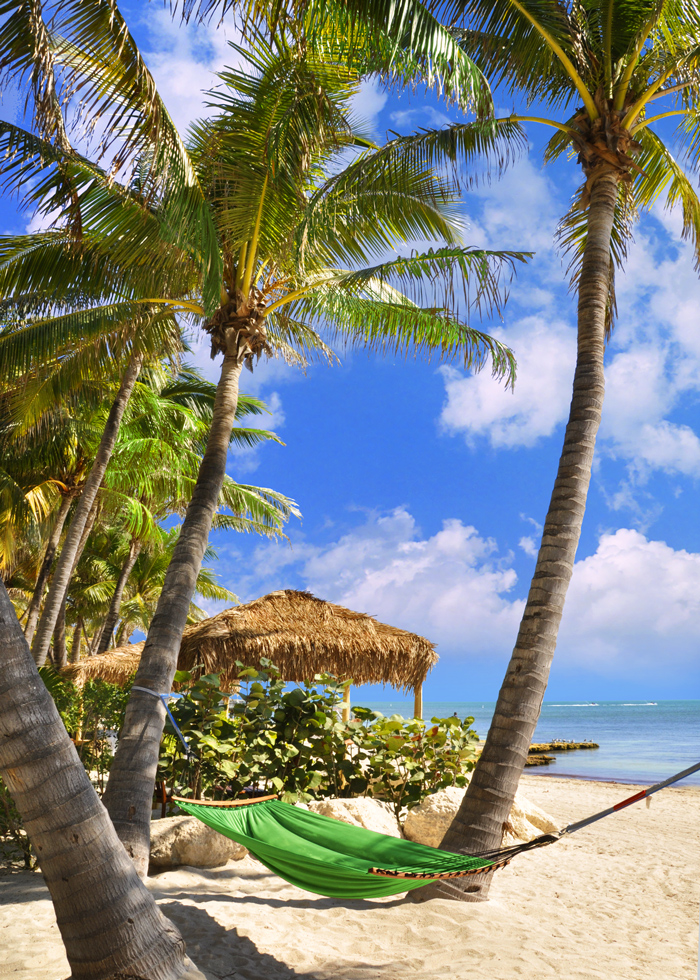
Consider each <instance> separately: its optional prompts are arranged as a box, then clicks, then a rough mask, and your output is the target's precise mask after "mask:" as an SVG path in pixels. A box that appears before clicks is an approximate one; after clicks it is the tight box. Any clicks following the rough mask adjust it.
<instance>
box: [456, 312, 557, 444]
mask: <svg viewBox="0 0 700 980" xmlns="http://www.w3.org/2000/svg"><path fill="white" fill-rule="evenodd" d="M493 332H494V334H495V335H496V336H497V337H498V339H499V340H503V341H505V342H506V343H508V344H509V345H510V346H511V347H512V348H513V350H514V351H515V355H516V358H517V362H518V377H517V380H516V383H515V389H514V390H512V391H511V390H510V389H506V388H505V386H504V385H503V384H498V383H496V382H494V380H493V378H491V377H490V375H489V374H488V372H482V373H481V374H477V375H464V374H462V373H461V372H460V371H458V370H456V369H455V368H452V367H443V368H441V369H440V371H441V373H442V376H443V379H444V382H445V393H446V395H447V399H446V401H445V404H444V406H443V409H442V413H441V415H440V424H441V426H442V427H443V429H444V430H445V431H446V432H449V433H451V434H462V435H464V437H465V439H466V440H467V442H468V443H470V444H471V445H473V444H474V442H475V440H476V437H483V438H486V439H488V441H489V442H490V443H491V445H492V446H494V447H498V448H508V449H512V448H514V447H516V446H534V445H535V443H537V442H538V440H540V439H541V438H543V437H544V436H550V435H552V433H553V432H554V429H555V428H556V426H557V425H559V424H560V423H562V422H564V421H565V420H566V417H567V413H568V407H569V401H570V398H571V383H572V377H573V364H574V358H575V356H576V338H575V333H574V330H573V328H572V327H571V326H570V325H568V324H567V323H565V322H563V321H561V320H546V319H544V318H543V317H538V316H532V317H526V318H525V319H522V320H519V321H518V322H517V323H514V324H511V325H510V326H509V328H508V330H507V331H505V330H495V331H493Z"/></svg>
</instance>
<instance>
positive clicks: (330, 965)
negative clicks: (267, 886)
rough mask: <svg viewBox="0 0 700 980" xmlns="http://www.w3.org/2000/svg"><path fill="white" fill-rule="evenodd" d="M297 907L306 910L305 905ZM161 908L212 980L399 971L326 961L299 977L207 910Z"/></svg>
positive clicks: (349, 978) (369, 977) (293, 979)
mask: <svg viewBox="0 0 700 980" xmlns="http://www.w3.org/2000/svg"><path fill="white" fill-rule="evenodd" d="M188 897H189V898H190V899H191V900H194V901H201V900H206V899H207V898H208V899H212V896H211V895H206V896H194V895H190V896H188ZM221 897H222V896H220V895H217V896H216V900H217V901H220V900H221ZM245 900H246V901H249V900H250V899H249V898H246V899H245ZM259 901H260V904H270V905H271V904H278V905H289V904H292V903H288V902H275V903H272V902H269V901H263V900H259ZM295 904H297V905H298V906H299V907H304V905H303V903H295ZM312 904H313V903H312ZM362 904H367V903H362ZM158 906H159V908H160V909H161V911H162V912H163V913H164V914H165V915H166V916H167V917H168V918H169V919H170V920H171V921H172V922H173V923H174V924H175V925H176V926H177V928H178V929H179V930H180V932H181V934H182V937H183V939H184V940H185V942H186V943H187V952H188V954H189V956H190V957H191V958H192V959H193V960H194V962H195V963H196V964H197V966H198V967H199V968H200V969H201V970H204V971H206V972H207V973H208V974H209V975H210V976H211V977H212V980H214V978H216V980H261V978H262V977H264V978H265V980H320V978H321V977H326V976H328V977H340V976H342V977H343V978H344V980H377V978H378V977H381V975H382V973H383V971H384V970H385V969H386V970H390V971H392V972H390V975H391V976H394V975H395V972H394V971H395V970H396V969H397V967H399V964H397V963H385V964H378V963H372V964H370V963H362V962H353V963H348V962H347V961H343V962H342V963H338V962H333V961H331V960H326V961H325V962H319V963H318V965H317V966H315V967H314V970H313V972H307V971H304V972H303V973H299V972H297V971H296V970H294V969H293V968H292V967H290V966H288V965H287V964H286V963H283V962H282V961H281V960H278V959H277V958H276V957H274V956H272V955H271V954H270V953H263V952H261V951H260V950H259V949H258V948H257V946H256V945H255V943H254V942H253V941H252V940H251V939H249V938H248V937H247V936H242V935H241V934H240V933H239V932H238V930H237V929H236V928H235V927H232V928H228V929H227V928H226V927H225V926H222V925H221V924H220V923H219V922H217V920H216V919H215V918H214V917H213V916H212V915H210V914H209V912H207V911H206V909H202V908H199V907H198V906H196V905H185V904H183V903H181V902H178V901H169V902H159V903H158Z"/></svg>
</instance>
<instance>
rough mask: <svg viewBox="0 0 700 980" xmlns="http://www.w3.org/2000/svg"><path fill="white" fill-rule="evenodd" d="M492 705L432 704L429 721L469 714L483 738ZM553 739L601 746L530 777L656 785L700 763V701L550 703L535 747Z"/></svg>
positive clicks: (409, 707)
mask: <svg viewBox="0 0 700 980" xmlns="http://www.w3.org/2000/svg"><path fill="white" fill-rule="evenodd" d="M356 703H358V704H360V703H361V704H362V705H363V706H365V707H368V708H372V709H374V710H375V711H381V712H382V714H385V715H392V714H401V715H404V717H407V716H411V715H412V713H413V701H412V700H410V701H409V700H407V699H406V700H404V699H399V698H397V699H396V700H392V701H360V700H359V699H358V701H357V702H356ZM494 707H495V703H493V702H491V703H490V702H488V701H474V702H471V701H426V702H425V703H424V705H423V717H424V718H425V719H430V718H432V717H439V718H446V717H448V716H449V715H452V714H454V713H455V712H457V714H458V716H459V717H460V718H465V717H469V716H471V717H473V718H474V725H473V727H474V728H475V729H476V731H477V733H478V734H479V737H480V738H485V737H486V733H487V732H488V728H489V725H490V723H491V718H492V716H493V709H494ZM554 739H566V740H573V741H575V742H583V741H586V740H588V741H591V742H597V743H598V744H599V745H600V748H599V749H585V750H581V751H575V752H566V753H557V754H556V760H557V761H556V762H553V763H552V764H551V765H549V766H532V767H529V768H528V769H527V770H526V772H527V773H528V775H530V774H532V775H537V776H578V777H581V778H585V779H603V780H614V781H616V782H628V783H641V784H642V785H647V784H651V783H657V782H660V781H661V780H663V779H666V778H667V777H668V776H671V775H673V774H674V773H675V772H679V771H680V770H681V769H686V768H687V767H688V766H691V765H693V764H694V763H696V762H700V701H658V702H645V701H633V700H630V701H600V702H598V703H581V702H579V703H575V702H567V701H545V702H544V705H543V706H542V714H541V715H540V720H539V722H538V725H537V728H536V730H535V737H534V739H533V741H535V742H551V741H553V740H554ZM684 784H688V785H690V784H693V785H696V786H698V785H700V773H694V774H693V775H692V776H689V777H688V778H687V779H685V780H684V781H683V783H679V785H684Z"/></svg>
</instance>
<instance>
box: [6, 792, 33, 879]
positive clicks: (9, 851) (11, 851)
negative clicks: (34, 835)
mask: <svg viewBox="0 0 700 980" xmlns="http://www.w3.org/2000/svg"><path fill="white" fill-rule="evenodd" d="M32 861H33V855H32V846H31V844H30V843H29V838H28V837H27V834H26V831H25V830H24V828H23V826H22V818H21V816H20V815H19V812H18V810H17V807H16V806H15V803H14V800H13V799H12V797H11V796H10V793H9V791H8V789H7V787H6V786H5V784H4V783H3V781H2V779H0V865H9V866H10V867H12V866H13V865H16V864H17V863H18V862H21V863H22V864H23V866H24V867H25V868H31V867H32Z"/></svg>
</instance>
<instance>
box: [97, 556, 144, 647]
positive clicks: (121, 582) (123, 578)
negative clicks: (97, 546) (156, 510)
mask: <svg viewBox="0 0 700 980" xmlns="http://www.w3.org/2000/svg"><path fill="white" fill-rule="evenodd" d="M140 553H141V542H140V541H133V540H132V542H131V544H130V546H129V555H128V557H127V559H126V561H125V562H124V564H123V566H122V570H121V572H120V573H119V578H118V579H117V584H116V586H115V588H114V593H113V595H112V601H111V602H110V604H109V610H108V612H107V615H106V617H105V621H104V623H103V625H102V634H101V636H100V642H99V646H98V647H97V653H104V652H105V650H106V649H107V648H108V647H109V644H110V641H111V639H112V633H114V627H115V626H116V625H117V620H118V619H119V610H120V609H121V605H122V596H123V595H124V588H125V587H126V583H127V582H128V581H129V576H130V575H131V573H132V571H133V568H134V565H135V564H136V559H137V558H138V556H139V554H140Z"/></svg>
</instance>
